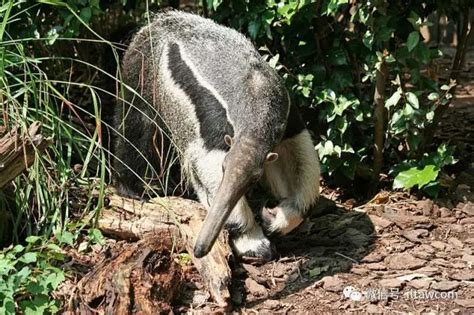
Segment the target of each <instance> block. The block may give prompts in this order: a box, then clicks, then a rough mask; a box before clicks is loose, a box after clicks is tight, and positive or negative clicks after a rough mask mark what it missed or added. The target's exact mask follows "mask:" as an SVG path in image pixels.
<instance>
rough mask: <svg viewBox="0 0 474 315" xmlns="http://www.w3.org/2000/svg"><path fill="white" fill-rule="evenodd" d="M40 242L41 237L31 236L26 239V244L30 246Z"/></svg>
mask: <svg viewBox="0 0 474 315" xmlns="http://www.w3.org/2000/svg"><path fill="white" fill-rule="evenodd" d="M39 240H41V237H39V236H35V235H31V236H28V237H27V238H26V242H27V243H29V244H34V243H36V242H37V241H39Z"/></svg>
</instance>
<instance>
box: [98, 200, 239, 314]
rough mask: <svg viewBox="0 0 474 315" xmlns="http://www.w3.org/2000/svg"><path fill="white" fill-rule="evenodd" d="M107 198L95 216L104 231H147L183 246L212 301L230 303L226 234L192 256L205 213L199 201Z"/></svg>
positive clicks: (122, 234)
mask: <svg viewBox="0 0 474 315" xmlns="http://www.w3.org/2000/svg"><path fill="white" fill-rule="evenodd" d="M108 200H109V203H108V206H107V207H106V208H105V209H103V211H102V213H101V215H100V218H99V220H98V226H99V228H100V229H101V231H102V232H103V233H104V234H106V235H112V236H114V237H115V238H120V239H128V240H145V239H147V238H148V237H150V235H155V236H156V235H159V237H160V238H161V239H164V238H167V239H169V240H171V241H172V244H173V245H172V246H173V247H176V246H177V247H180V246H182V247H184V248H186V250H187V251H188V253H189V254H190V255H191V259H192V262H193V264H194V266H195V267H196V269H197V270H198V271H199V273H200V274H201V277H202V279H203V282H204V283H205V285H206V286H207V288H208V290H209V292H210V294H211V296H212V298H213V299H214V301H215V302H216V303H217V304H218V305H219V306H220V307H223V308H226V307H227V306H228V305H229V301H230V293H229V289H228V286H229V284H230V281H231V270H230V268H229V265H228V258H229V256H230V254H231V249H230V247H229V245H228V242H227V238H226V237H225V236H221V237H220V238H219V239H218V240H217V241H216V243H215V245H214V247H213V249H212V250H211V252H210V253H209V254H208V255H207V256H205V257H203V258H200V259H197V258H195V257H194V256H193V246H194V242H195V240H196V238H197V235H198V233H199V230H200V228H201V225H202V222H203V220H204V218H205V215H206V211H205V209H204V208H203V206H202V205H201V204H199V203H197V202H195V201H192V200H188V199H183V198H178V197H166V198H156V199H152V200H150V201H148V202H142V201H139V200H134V199H129V198H124V197H120V196H118V195H115V194H112V195H110V196H109V197H108Z"/></svg>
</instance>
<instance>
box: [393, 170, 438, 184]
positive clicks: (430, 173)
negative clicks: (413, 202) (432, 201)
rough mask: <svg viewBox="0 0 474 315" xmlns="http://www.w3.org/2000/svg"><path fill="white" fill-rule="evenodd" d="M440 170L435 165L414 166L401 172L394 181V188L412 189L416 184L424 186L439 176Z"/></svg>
mask: <svg viewBox="0 0 474 315" xmlns="http://www.w3.org/2000/svg"><path fill="white" fill-rule="evenodd" d="M438 173H439V170H438V169H437V168H436V166H435V165H426V166H425V167H424V168H422V169H419V168H417V167H412V168H410V169H408V170H406V171H403V172H400V173H399V174H398V175H397V177H395V180H394V181H393V188H394V189H397V188H404V189H410V188H412V187H414V186H418V187H419V188H422V187H423V186H425V185H427V184H428V183H430V182H432V181H434V180H435V179H436V178H437V177H438Z"/></svg>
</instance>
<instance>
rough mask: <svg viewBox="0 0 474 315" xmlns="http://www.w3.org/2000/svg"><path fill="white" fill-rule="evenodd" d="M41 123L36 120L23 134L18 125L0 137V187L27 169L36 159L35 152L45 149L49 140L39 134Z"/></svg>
mask: <svg viewBox="0 0 474 315" xmlns="http://www.w3.org/2000/svg"><path fill="white" fill-rule="evenodd" d="M40 129H41V124H40V123H38V122H35V123H33V124H31V126H30V127H29V128H28V134H27V135H25V136H22V135H21V134H20V132H19V130H18V127H16V128H14V129H12V130H11V131H9V132H7V133H5V134H4V135H3V136H2V138H0V189H1V188H3V187H4V186H5V185H7V184H8V183H10V182H11V181H12V180H13V179H15V177H17V176H18V175H20V174H21V173H22V172H23V171H24V170H25V169H27V168H28V167H29V166H30V165H31V164H32V163H33V161H34V159H35V152H37V151H39V152H41V151H43V150H44V149H45V148H46V147H47V146H48V144H49V142H48V141H47V140H46V139H45V138H44V137H43V136H42V135H41V134H39V132H40Z"/></svg>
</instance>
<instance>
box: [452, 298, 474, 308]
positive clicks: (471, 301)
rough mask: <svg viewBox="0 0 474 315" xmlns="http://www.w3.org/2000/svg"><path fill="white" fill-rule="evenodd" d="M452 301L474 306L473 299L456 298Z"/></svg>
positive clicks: (470, 306) (465, 305) (469, 306)
mask: <svg viewBox="0 0 474 315" xmlns="http://www.w3.org/2000/svg"><path fill="white" fill-rule="evenodd" d="M454 303H456V304H458V305H461V306H462V307H465V308H474V299H456V300H454Z"/></svg>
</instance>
